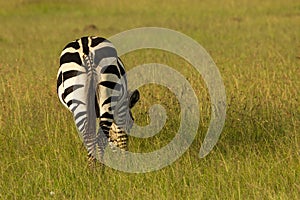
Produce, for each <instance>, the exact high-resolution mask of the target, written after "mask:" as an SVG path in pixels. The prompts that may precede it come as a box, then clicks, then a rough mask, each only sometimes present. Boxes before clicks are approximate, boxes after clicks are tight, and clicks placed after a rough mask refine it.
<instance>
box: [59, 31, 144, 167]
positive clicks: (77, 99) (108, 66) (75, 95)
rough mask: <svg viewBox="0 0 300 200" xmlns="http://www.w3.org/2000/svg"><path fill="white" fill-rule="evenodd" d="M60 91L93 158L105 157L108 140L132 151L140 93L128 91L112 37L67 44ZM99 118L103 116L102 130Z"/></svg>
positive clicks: (62, 64)
mask: <svg viewBox="0 0 300 200" xmlns="http://www.w3.org/2000/svg"><path fill="white" fill-rule="evenodd" d="M57 95H58V98H59V100H60V102H61V103H62V104H63V105H64V106H65V107H66V108H67V109H68V110H69V111H71V112H72V113H73V117H74V121H75V125H76V128H77V130H78V132H79V135H80V137H81V139H82V140H83V143H84V145H85V147H86V149H87V152H88V157H89V161H95V160H96V158H99V159H100V160H102V159H103V156H104V155H103V154H104V149H105V147H106V145H107V144H109V145H110V146H111V147H112V148H114V147H118V148H120V149H121V150H122V152H125V151H128V147H127V141H128V133H129V131H130V129H131V128H132V125H133V122H134V118H133V116H132V113H131V110H130V109H131V108H133V106H134V105H135V104H136V103H137V102H138V100H139V98H140V94H139V91H138V90H134V91H132V92H131V91H128V88H127V78H126V73H125V68H124V64H123V63H122V61H121V59H120V58H119V57H118V55H117V51H116V49H115V47H114V46H113V44H112V43H111V42H110V41H109V40H107V39H105V38H102V37H96V36H85V37H82V38H80V39H77V40H75V41H72V42H70V43H68V44H67V45H66V46H65V47H64V48H63V50H62V53H61V55H60V67H59V70H58V73H57ZM96 118H98V119H100V120H99V121H100V122H99V130H98V132H97V130H96V129H97V127H96V123H97V120H96Z"/></svg>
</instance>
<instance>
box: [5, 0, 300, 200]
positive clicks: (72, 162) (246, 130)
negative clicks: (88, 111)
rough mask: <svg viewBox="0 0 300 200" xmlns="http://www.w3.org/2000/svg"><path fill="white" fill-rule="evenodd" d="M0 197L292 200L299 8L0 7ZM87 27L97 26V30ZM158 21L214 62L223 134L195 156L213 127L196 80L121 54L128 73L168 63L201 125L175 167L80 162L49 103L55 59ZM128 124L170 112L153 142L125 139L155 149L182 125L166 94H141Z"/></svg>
mask: <svg viewBox="0 0 300 200" xmlns="http://www.w3.org/2000/svg"><path fill="white" fill-rule="evenodd" d="M0 21H1V23H0V47H1V51H0V58H1V59H0V74H1V76H0V108H1V112H0V152H1V158H0V199H50V198H54V199H86V198H87V199H150V198H152V199H299V197H300V154H299V153H300V136H299V125H300V124H299V121H300V105H299V90H300V81H299V80H300V77H299V74H300V71H299V64H300V59H299V56H300V38H299V33H300V26H299V21H300V3H299V2H298V1H296V0H286V1H283V0H275V1H271V0H267V1H263V2H260V1H258V0H254V1H250V0H243V1H235V0H233V1H229V0H228V1H207V0H204V1H201V2H198V1H184V0H182V1H179V0H176V2H174V3H172V2H171V1H169V2H168V1H151V3H150V2H147V1H138V2H133V1H123V2H121V1H118V2H114V1H101V2H100V1H89V2H85V1H80V0H77V1H63V2H61V1H57V0H56V1H39V0H31V1H30V0H27V1H26V0H13V1H9V2H8V1H2V2H0ZM90 25H95V26H96V28H93V26H90ZM144 26H158V27H166V28H171V29H174V30H177V31H180V32H183V33H185V34H187V35H189V36H190V37H192V38H193V39H195V40H196V41H198V42H199V43H200V44H201V45H202V46H203V47H204V48H205V49H207V51H208V52H209V53H210V55H211V56H212V58H213V59H214V61H215V62H216V63H217V66H218V67H219V70H220V73H221V75H222V78H223V81H224V84H225V88H226V95H227V104H228V110H227V117H226V124H225V127H224V129H223V133H222V135H221V137H220V140H219V141H218V143H217V145H216V146H215V148H214V149H213V151H212V152H211V153H210V154H209V155H208V156H207V157H205V158H204V159H199V158H198V152H199V149H200V146H201V142H202V140H203V138H204V136H205V133H206V131H207V127H208V123H209V120H210V117H209V116H210V102H209V97H208V93H207V90H206V87H205V84H204V83H203V81H202V79H201V76H199V75H195V74H196V72H195V71H194V70H193V68H192V67H191V66H190V65H189V64H188V63H186V62H185V61H183V60H182V59H180V58H178V57H176V56H175V55H173V54H169V53H166V52H161V51H156V50H148V51H147V50H143V51H139V52H133V53H132V54H128V55H125V56H123V57H122V59H123V61H124V63H125V65H126V67H127V69H131V68H133V67H134V66H136V65H138V64H143V63H149V62H159V63H164V64H168V65H169V66H172V67H173V68H175V69H176V70H178V71H179V72H180V73H181V74H183V75H184V76H185V77H186V78H187V80H189V82H190V83H191V85H192V87H193V88H194V90H195V92H196V94H197V96H198V99H199V108H200V112H201V116H200V127H199V130H198V134H197V136H196V139H195V141H194V142H193V144H192V145H191V147H190V148H189V150H188V151H187V152H186V153H185V154H184V155H183V156H182V157H181V158H180V159H178V160H177V161H176V162H174V163H173V164H172V165H170V166H168V167H166V168H163V169H161V170H159V171H154V172H150V173H145V174H129V173H124V172H120V171H116V170H113V169H110V168H106V169H105V171H104V172H102V171H101V170H99V169H98V168H96V169H94V170H91V169H90V168H88V167H87V159H86V151H85V149H84V148H83V146H82V144H81V141H80V139H79V137H78V135H77V132H76V130H75V125H74V123H73V119H72V116H71V114H70V113H69V112H68V111H67V110H66V109H65V108H64V107H63V106H62V105H61V104H60V103H59V101H58V98H57V96H56V73H57V69H58V66H59V62H58V58H59V54H60V51H61V49H62V48H63V47H64V45H65V44H66V43H67V42H69V41H71V40H74V39H75V38H79V37H81V36H83V35H100V36H104V37H109V36H111V35H114V34H116V33H119V32H121V31H125V30H128V29H131V28H135V27H144ZM140 92H141V102H140V103H139V104H138V105H137V107H136V108H134V110H133V113H134V116H135V118H136V122H137V123H138V124H141V125H146V124H147V123H149V116H148V114H147V113H148V109H149V107H150V106H151V105H153V104H154V103H160V104H161V105H163V106H164V107H165V109H166V110H167V113H168V121H167V123H166V126H165V127H164V129H163V130H162V131H161V132H160V133H159V134H157V135H156V136H155V137H153V138H149V139H136V138H130V150H131V151H135V152H151V151H153V150H156V149H159V148H161V147H162V146H164V145H166V144H167V143H168V142H169V141H170V140H171V139H172V137H173V136H174V135H175V133H176V131H177V129H178V121H179V120H180V119H179V117H178V115H179V111H180V107H179V105H178V102H177V101H176V98H175V96H174V95H173V94H172V93H171V92H170V91H168V90H167V89H166V88H163V87H161V86H157V85H147V86H144V87H142V88H140Z"/></svg>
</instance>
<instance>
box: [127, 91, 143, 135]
mask: <svg viewBox="0 0 300 200" xmlns="http://www.w3.org/2000/svg"><path fill="white" fill-rule="evenodd" d="M139 99H140V93H139V91H138V90H134V91H133V92H130V91H129V92H128V100H129V101H128V104H129V105H128V107H129V112H128V116H127V117H126V132H127V134H128V133H129V132H130V129H131V128H132V126H133V122H134V118H133V116H132V113H131V109H132V108H133V107H134V105H135V104H136V103H137V102H138V100H139Z"/></svg>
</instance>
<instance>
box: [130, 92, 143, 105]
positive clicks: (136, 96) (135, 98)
mask: <svg viewBox="0 0 300 200" xmlns="http://www.w3.org/2000/svg"><path fill="white" fill-rule="evenodd" d="M129 95H130V97H129V108H132V107H133V106H134V105H135V104H136V102H138V100H139V99H140V93H139V91H138V90H134V91H133V92H130V93H129Z"/></svg>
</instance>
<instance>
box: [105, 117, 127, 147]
mask: <svg viewBox="0 0 300 200" xmlns="http://www.w3.org/2000/svg"><path fill="white" fill-rule="evenodd" d="M109 137H110V140H111V142H112V147H113V148H115V147H118V148H120V150H121V151H122V152H125V151H128V146H127V143H128V135H127V134H126V132H125V130H124V129H122V128H120V127H119V126H117V125H116V124H115V123H113V124H112V126H111V129H110V132H109ZM113 150H114V149H113Z"/></svg>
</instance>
